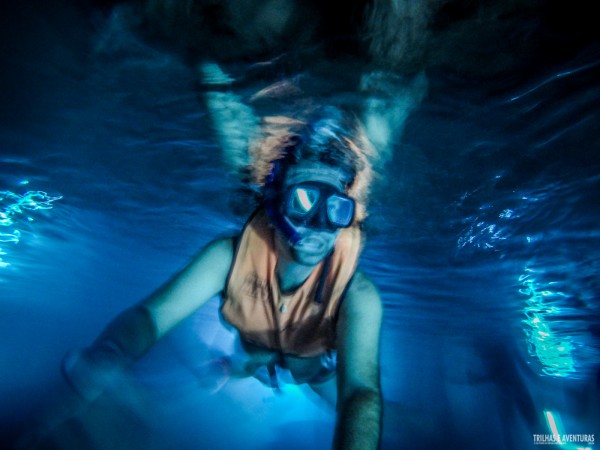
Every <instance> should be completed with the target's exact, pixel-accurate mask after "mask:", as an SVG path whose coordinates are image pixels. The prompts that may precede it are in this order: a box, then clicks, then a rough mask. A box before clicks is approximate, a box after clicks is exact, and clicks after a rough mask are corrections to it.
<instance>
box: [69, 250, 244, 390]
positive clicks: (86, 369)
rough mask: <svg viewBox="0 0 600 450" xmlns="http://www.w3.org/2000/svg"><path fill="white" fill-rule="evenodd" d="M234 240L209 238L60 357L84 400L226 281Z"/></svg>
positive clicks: (222, 286)
mask: <svg viewBox="0 0 600 450" xmlns="http://www.w3.org/2000/svg"><path fill="white" fill-rule="evenodd" d="M233 252H234V249H233V240H232V239H231V238H226V239H219V240H216V241H213V242H211V243H210V244H208V245H207V246H206V247H205V248H204V249H202V251H201V252H200V253H199V254H198V256H196V257H195V258H194V259H193V260H192V262H191V263H190V264H189V265H188V266H187V267H185V268H184V269H183V270H182V271H181V272H179V273H178V274H177V275H175V276H174V277H173V278H172V279H171V280H170V281H169V282H167V283H166V284H165V285H164V286H162V287H161V288H160V289H158V290H157V291H156V292H155V293H154V294H152V295H151V296H150V297H149V298H148V299H147V300H145V301H143V302H141V303H140V304H138V305H136V306H134V307H132V308H129V309H127V310H125V311H124V312H122V313H121V314H120V315H118V316H117V317H116V318H115V319H114V320H113V321H112V322H111V323H110V324H109V325H108V326H107V327H106V329H105V330H104V331H103V332H102V334H101V335H100V336H99V337H98V338H97V339H96V341H95V342H94V343H93V344H92V345H91V346H90V347H88V348H87V349H84V350H82V351H75V352H71V354H70V355H67V358H65V360H64V362H63V373H64V375H65V378H66V379H67V381H68V382H69V383H70V384H71V386H72V387H73V388H75V390H76V391H77V392H78V393H79V394H80V395H81V396H82V397H84V398H85V399H86V400H90V401H91V400H93V399H95V398H96V397H97V396H98V395H99V394H100V393H101V392H102V391H103V388H104V387H105V386H104V385H105V384H109V383H110V381H111V379H113V378H115V377H118V376H119V374H120V372H122V371H123V370H124V369H126V368H127V367H128V366H129V365H130V364H131V363H133V362H134V361H135V360H137V359H139V358H140V357H142V356H143V355H144V354H145V353H146V352H147V351H148V350H149V349H150V348H151V347H152V345H154V343H156V341H157V340H158V339H160V338H161V337H162V336H164V335H165V334H166V333H168V332H169V331H170V330H171V329H172V328H173V327H175V326H176V325H177V324H178V323H179V322H181V321H182V320H183V319H185V318H186V317H188V316H189V315H190V314H192V313H193V312H194V311H195V310H196V309H198V308H199V307H200V306H202V305H203V304H205V303H206V302H207V301H208V300H210V299H211V298H212V297H213V296H214V295H216V294H217V293H219V292H220V291H221V290H223V288H224V287H225V282H226V279H227V275H228V273H229V267H230V265H231V262H232V258H233Z"/></svg>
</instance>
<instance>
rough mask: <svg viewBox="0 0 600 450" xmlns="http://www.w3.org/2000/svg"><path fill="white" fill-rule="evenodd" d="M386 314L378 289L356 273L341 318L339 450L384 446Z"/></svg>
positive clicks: (339, 334) (341, 309)
mask: <svg viewBox="0 0 600 450" xmlns="http://www.w3.org/2000/svg"><path fill="white" fill-rule="evenodd" d="M381 317H382V306H381V300H380V297H379V293H378V292H377V289H376V288H375V286H374V285H373V283H372V282H371V281H370V280H369V279H368V278H367V277H366V276H365V275H363V274H362V273H356V275H355V276H354V278H353V281H352V284H351V285H350V287H349V288H348V292H347V294H346V298H345V299H344V302H343V303H342V306H341V308H340V316H339V319H338V336H337V339H338V372H337V373H338V406H337V408H338V420H337V428H336V434H335V443H334V445H335V448H336V449H344V450H347V449H361V450H364V449H376V448H377V447H378V445H379V439H380V434H381V408H382V406H381V404H382V399H381V388H380V382H379V338H380V330H381Z"/></svg>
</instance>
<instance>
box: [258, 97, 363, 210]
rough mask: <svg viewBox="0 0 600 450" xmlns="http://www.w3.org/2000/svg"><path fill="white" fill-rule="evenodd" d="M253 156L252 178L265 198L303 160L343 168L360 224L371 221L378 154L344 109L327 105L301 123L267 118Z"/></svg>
mask: <svg viewBox="0 0 600 450" xmlns="http://www.w3.org/2000/svg"><path fill="white" fill-rule="evenodd" d="M250 154H251V157H252V164H251V167H250V174H251V179H252V182H253V183H254V184H255V185H258V186H262V187H263V195H264V187H265V186H266V187H267V188H270V187H272V186H275V187H277V184H278V183H279V182H281V180H282V179H283V178H284V177H285V172H286V170H287V168H288V167H290V166H293V165H296V164H299V163H300V162H301V161H314V162H319V163H323V164H326V165H329V166H332V167H336V168H340V169H342V170H343V171H344V172H345V173H347V174H348V179H349V180H350V181H349V183H348V184H347V189H346V193H347V194H348V195H349V196H350V197H352V198H353V199H354V200H355V201H356V214H355V221H356V222H360V221H362V220H363V219H364V218H365V217H366V205H367V197H368V190H369V186H370V183H371V179H372V176H373V171H372V167H371V163H370V158H371V157H372V155H373V150H372V146H371V144H370V142H369V141H368V139H367V138H366V135H365V133H364V131H363V129H362V126H361V125H360V123H359V121H358V120H357V119H356V118H355V117H353V116H351V115H350V114H348V113H346V112H344V111H342V110H341V109H339V108H336V107H333V106H322V107H319V108H316V109H313V110H311V111H308V112H306V113H304V114H303V115H302V117H301V118H290V117H284V116H276V117H267V118H265V119H264V120H263V133H262V136H261V138H260V139H258V140H257V141H256V142H254V144H253V145H252V146H251V147H250Z"/></svg>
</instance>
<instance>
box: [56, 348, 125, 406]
mask: <svg viewBox="0 0 600 450" xmlns="http://www.w3.org/2000/svg"><path fill="white" fill-rule="evenodd" d="M127 365H128V364H127V361H126V358H124V356H123V354H122V352H120V351H119V349H118V347H116V346H115V345H114V344H112V343H111V342H110V341H106V342H103V343H102V344H100V345H95V346H94V347H92V348H91V349H83V350H71V351H70V352H68V353H67V355H66V356H65V358H64V359H63V364H62V373H63V376H64V378H65V380H66V381H67V383H68V384H69V385H70V386H71V387H72V388H73V390H74V391H75V392H76V393H77V394H79V395H80V396H81V398H82V399H83V400H85V401H87V402H93V401H94V400H96V399H97V398H98V397H99V396H100V395H101V394H102V393H103V392H104V391H106V390H107V389H109V388H112V387H115V386H116V385H117V384H119V381H120V380H123V379H124V378H125V372H126V370H125V369H126V366H127Z"/></svg>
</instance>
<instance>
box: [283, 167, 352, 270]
mask: <svg viewBox="0 0 600 450" xmlns="http://www.w3.org/2000/svg"><path fill="white" fill-rule="evenodd" d="M348 181H349V180H348V175H347V174H346V173H345V172H344V171H343V170H341V169H339V168H336V167H332V166H329V165H326V164H322V163H318V162H313V161H303V162H300V163H299V164H297V165H293V166H290V167H289V168H288V169H287V171H286V174H285V177H284V179H283V183H282V191H283V192H289V191H290V190H295V189H296V188H297V187H298V186H307V190H304V189H300V194H301V196H300V197H299V198H298V199H297V200H298V202H300V205H299V206H300V207H302V206H306V205H305V204H304V202H310V189H311V188H313V187H314V189H316V190H317V191H319V192H320V193H322V194H324V195H334V196H336V195H338V194H339V195H340V196H345V195H344V190H345V187H346V185H347V184H348ZM307 191H308V195H307ZM283 192H282V193H283ZM309 205H310V204H309ZM280 207H281V212H282V214H283V215H284V216H286V217H287V219H288V221H289V222H290V223H291V224H292V226H293V228H294V229H295V230H296V232H297V233H298V234H299V235H300V239H299V240H298V241H297V242H296V243H295V244H293V245H292V244H291V243H290V242H289V241H288V240H287V239H286V238H285V236H284V235H283V233H282V232H281V231H280V230H278V229H277V232H276V238H277V243H278V248H279V250H280V251H282V252H283V253H284V254H285V255H286V256H288V257H290V258H291V259H293V260H294V261H296V262H298V263H300V264H303V265H315V264H318V263H319V262H320V261H322V260H323V259H324V258H325V257H326V256H327V255H328V254H329V253H330V252H331V251H332V250H333V247H334V245H335V241H336V239H337V237H338V235H339V232H340V228H339V227H336V226H331V224H330V223H329V221H328V219H327V212H326V208H319V211H316V212H315V213H314V214H313V215H311V216H310V220H307V221H298V220H295V218H294V217H292V216H291V215H290V211H289V210H287V209H286V208H284V207H283V205H280ZM352 207H353V205H352Z"/></svg>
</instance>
